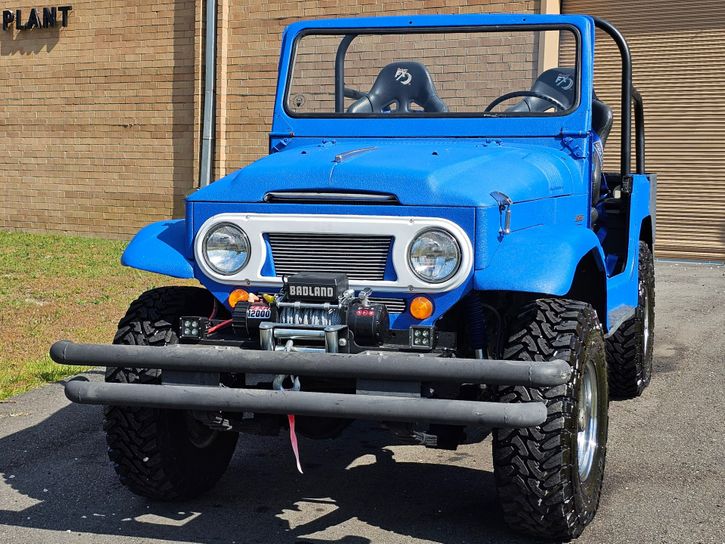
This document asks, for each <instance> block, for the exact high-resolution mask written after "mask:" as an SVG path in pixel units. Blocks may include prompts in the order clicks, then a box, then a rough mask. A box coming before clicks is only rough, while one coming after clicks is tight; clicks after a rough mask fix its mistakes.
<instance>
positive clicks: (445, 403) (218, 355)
mask: <svg viewBox="0 0 725 544" xmlns="http://www.w3.org/2000/svg"><path fill="white" fill-rule="evenodd" d="M50 356H51V358H52V359H53V360H54V361H55V362H56V363H59V364H64V365H82V366H106V367H111V368H149V369H159V370H164V371H167V372H168V374H169V378H170V379H169V380H166V376H165V377H164V379H165V380H166V381H165V383H164V384H161V385H156V384H125V383H98V382H89V381H87V380H83V379H74V380H71V381H69V382H67V383H66V385H65V393H66V396H67V397H68V399H70V400H71V401H73V402H77V403H80V404H98V405H115V406H136V407H149V408H160V409H180V410H197V411H221V412H255V413H266V414H297V415H300V416H323V417H338V418H350V419H366V420H375V421H400V422H421V423H438V424H448V425H472V426H483V427H510V428H524V427H534V426H536V425H539V424H541V423H543V422H544V421H545V420H546V415H547V412H546V406H545V405H544V403H542V402H526V403H499V402H479V401H470V400H449V399H435V398H421V397H420V396H419V395H410V394H409V393H399V394H396V393H395V391H396V390H400V391H410V390H411V387H410V386H411V385H415V384H418V386H419V385H420V383H421V382H449V383H458V384H463V383H470V384H489V385H523V386H527V387H551V386H556V385H561V384H564V383H567V382H568V381H569V379H570V376H571V368H570V367H569V365H568V363H566V362H565V361H562V360H554V361H549V362H533V361H531V362H529V361H504V360H492V359H457V358H444V357H434V356H430V355H422V354H415V353H412V354H411V353H405V352H384V351H367V352H363V353H359V354H348V353H305V352H283V351H268V350H248V349H242V348H239V347H232V346H199V345H189V344H177V345H169V346H165V347H163V348H159V347H152V346H127V345H116V344H114V345H101V344H75V343H73V342H70V341H67V340H63V341H60V342H56V343H55V344H53V346H52V347H51V349H50ZM167 372H165V373H164V374H165V375H166V374H167ZM221 373H232V374H247V373H250V374H268V375H277V374H292V375H295V376H320V377H329V378H349V379H356V380H357V381H358V382H361V381H362V382H366V381H367V382H368V383H369V382H371V381H372V382H374V383H387V384H393V385H394V387H392V389H391V392H390V393H384V394H379V392H378V394H375V392H374V394H361V392H360V391H358V394H341V393H317V392H308V391H274V390H271V391H270V390H265V389H248V388H239V389H237V388H228V387H222V386H219V385H216V384H218V383H219V380H218V377H219V376H218V375H219V374H221ZM169 382H171V383H169ZM396 384H397V385H398V386H400V387H399V389H398V388H397V387H395V385H396ZM418 389H420V388H419V387H418Z"/></svg>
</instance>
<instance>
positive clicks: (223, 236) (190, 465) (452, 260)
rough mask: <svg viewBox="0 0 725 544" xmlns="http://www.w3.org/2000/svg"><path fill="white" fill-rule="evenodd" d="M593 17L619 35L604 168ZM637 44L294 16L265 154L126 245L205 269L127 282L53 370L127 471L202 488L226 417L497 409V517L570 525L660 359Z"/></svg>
mask: <svg viewBox="0 0 725 544" xmlns="http://www.w3.org/2000/svg"><path fill="white" fill-rule="evenodd" d="M595 29H600V30H601V31H603V36H604V35H607V36H608V39H609V38H611V39H613V40H614V42H615V43H616V46H617V47H618V48H619V51H620V53H621V59H622V77H621V103H620V104H619V111H620V114H619V116H620V117H621V118H620V119H619V121H618V122H619V127H620V129H619V131H618V132H619V153H620V166H619V171H616V172H606V173H603V170H602V154H603V148H604V147H605V144H606V143H607V139H608V136H609V133H610V129H611V127H612V123H613V115H612V110H611V109H610V106H608V105H607V104H604V103H603V102H601V101H600V100H599V99H598V98H597V95H596V94H595V92H594V87H593V71H594V68H595V67H594V40H595ZM631 71H632V68H631V59H630V52H629V49H628V47H627V43H626V41H625V40H624V38H623V37H622V35H621V34H620V33H619V32H618V31H617V30H616V29H615V28H614V27H613V26H612V25H611V24H609V23H607V22H606V21H603V20H599V19H595V18H592V17H588V16H576V15H571V16H546V15H542V16H518V15H507V16H504V15H462V16H448V15H445V16H414V17H385V18H361V19H343V20H325V21H312V22H301V23H297V24H293V25H292V26H290V27H289V28H288V29H287V30H286V31H285V33H284V37H283V42H282V54H281V62H280V65H279V83H278V87H277V95H276V102H275V109H274V119H273V125H272V132H271V134H270V145H269V147H270V154H269V156H267V157H264V158H262V159H260V160H258V161H256V162H254V163H253V164H251V165H249V166H247V167H245V168H243V169H242V170H239V171H238V172H235V173H233V174H231V175H228V176H226V177H224V178H223V179H220V180H219V181H217V182H215V183H213V184H212V185H210V186H208V187H205V188H202V189H201V190H198V191H196V192H195V193H193V194H192V195H191V196H189V197H188V198H187V199H186V218H185V219H181V220H174V221H162V222H159V223H155V224H152V225H149V226H148V227H146V228H144V229H143V230H141V231H140V232H139V233H138V235H137V236H136V237H135V238H134V239H133V241H132V242H131V243H130V245H129V246H128V248H127V249H126V252H125V253H124V255H123V260H122V262H123V264H125V265H126V266H131V267H135V268H138V269H141V270H148V271H152V272H157V273H160V274H166V275H168V276H173V277H177V278H196V279H197V280H198V281H199V282H200V283H201V284H202V285H203V288H196V287H166V288H160V289H154V290H151V291H149V292H146V293H144V294H142V295H141V296H140V297H139V298H138V300H136V301H135V302H133V303H132V304H131V307H130V308H129V310H128V313H127V314H126V316H125V317H124V318H123V319H122V320H121V321H120V323H119V328H118V334H117V335H116V338H115V340H114V345H112V346H108V345H79V344H74V343H71V342H68V341H62V342H58V343H56V344H55V345H54V346H53V347H52V349H51V355H52V357H53V359H54V360H55V361H57V362H59V363H64V364H79V365H89V364H90V365H103V366H106V367H107V368H108V371H107V374H106V380H105V383H94V382H88V381H83V380H73V381H70V382H69V383H67V385H66V394H67V395H68V397H69V398H70V399H71V400H73V401H75V402H80V403H86V404H101V405H105V406H106V408H105V426H104V428H105V431H106V433H107V439H108V446H109V454H110V458H111V460H112V461H113V463H114V464H115V467H116V471H117V472H118V474H119V476H120V478H121V481H122V482H123V483H124V484H125V485H126V486H127V487H128V488H130V489H131V490H132V491H133V492H135V493H138V494H140V495H144V496H147V497H151V498H154V499H177V498H185V497H191V496H195V495H197V494H199V493H201V492H203V491H205V490H207V489H209V488H210V487H212V486H213V485H214V484H215V482H216V481H217V480H218V479H219V478H220V477H221V475H222V473H223V472H224V470H225V469H226V467H227V465H228V463H229V460H230V458H231V456H232V453H233V450H234V447H235V444H236V441H237V436H238V433H240V432H246V433H264V434H270V433H272V434H276V433H279V432H280V430H282V429H287V427H289V428H290V431H291V437H292V438H293V444H294V445H296V440H295V439H294V433H295V432H299V433H301V434H303V435H305V436H308V437H313V438H328V437H333V436H336V435H337V434H339V433H340V432H341V431H342V429H343V428H344V427H345V426H346V425H347V424H348V423H349V422H350V421H352V420H355V419H368V420H376V421H379V422H384V423H385V424H386V425H387V426H388V427H390V428H391V430H393V431H394V432H395V434H396V435H397V436H398V437H404V438H406V439H409V440H411V441H412V442H414V443H419V444H422V445H425V446H428V447H438V448H451V449H454V448H456V446H457V445H459V444H461V443H463V442H464V441H466V440H470V439H471V436H479V437H480V436H481V435H485V434H486V433H487V432H489V431H490V432H492V434H493V462H494V471H495V480H496V485H497V488H498V494H499V498H500V504H501V508H502V510H503V513H504V516H505V518H506V520H507V521H508V522H509V523H510V524H511V526H512V527H513V528H515V529H518V530H524V531H527V532H529V533H533V534H535V535H539V536H540V537H546V538H564V539H567V538H572V537H575V536H577V535H578V534H580V533H581V531H582V530H583V528H584V527H585V526H586V525H587V524H588V523H589V522H590V521H591V520H592V518H593V516H594V514H595V512H596V510H597V505H598V503H599V497H600V490H601V484H602V477H603V470H604V458H605V452H606V440H607V426H608V425H607V424H608V417H607V410H608V402H609V398H610V396H616V397H635V396H638V395H639V394H640V393H641V392H642V390H643V389H644V388H645V387H646V386H647V384H648V382H649V380H650V373H651V366H652V340H653V332H652V331H653V325H654V269H653V257H652V246H653V241H654V212H655V207H654V194H655V177H654V176H653V175H651V174H645V171H644V133H643V108H642V101H641V98H640V96H639V94H638V93H637V91H636V90H635V89H634V87H633V86H632V82H631ZM631 104H633V105H634V113H635V115H634V117H635V138H634V140H635V142H636V168H635V169H634V170H632V168H631V165H630V155H631V149H630V147H631V144H630V141H631V128H630V127H631V124H632V123H631V113H630V112H631V107H630V106H631ZM612 147H614V150H613V151H612V149H611V148H612ZM607 149H608V152H612V153H616V152H617V145H616V144H615V145H613V142H611V141H610V142H609V146H608V148H607ZM288 414H290V415H289V416H288ZM294 416H296V421H295V417H294ZM471 430H478V431H480V430H483V431H484V432H483V433H481V432H478V433H477V434H476V433H471V432H467V431H471Z"/></svg>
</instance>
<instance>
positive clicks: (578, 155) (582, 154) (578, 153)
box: [561, 136, 587, 159]
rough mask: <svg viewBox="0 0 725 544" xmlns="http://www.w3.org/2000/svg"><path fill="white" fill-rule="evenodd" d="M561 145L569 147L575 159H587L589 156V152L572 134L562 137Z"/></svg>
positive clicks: (565, 147)
mask: <svg viewBox="0 0 725 544" xmlns="http://www.w3.org/2000/svg"><path fill="white" fill-rule="evenodd" d="M561 145H562V146H564V149H568V150H569V153H570V154H571V156H572V157H574V158H575V159H585V158H586V156H587V152H586V150H585V149H584V147H582V145H581V143H579V141H578V140H575V139H574V138H572V137H571V136H564V137H563V138H562V139H561Z"/></svg>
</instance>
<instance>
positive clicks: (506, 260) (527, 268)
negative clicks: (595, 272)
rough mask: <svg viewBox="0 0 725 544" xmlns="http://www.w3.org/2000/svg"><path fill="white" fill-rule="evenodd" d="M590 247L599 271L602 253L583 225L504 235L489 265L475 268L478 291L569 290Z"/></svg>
mask: <svg viewBox="0 0 725 544" xmlns="http://www.w3.org/2000/svg"><path fill="white" fill-rule="evenodd" d="M592 250H595V255H597V256H598V260H599V263H598V264H600V265H601V270H602V273H604V272H603V270H604V266H603V263H604V253H603V252H602V247H601V245H600V243H599V240H598V239H597V236H596V234H594V233H593V232H592V231H591V230H589V229H587V228H585V227H578V226H571V227H567V226H564V225H551V226H537V227H532V228H529V229H523V230H519V231H514V232H512V233H511V234H508V235H506V236H505V237H504V239H503V240H502V242H501V245H500V246H499V248H498V249H497V250H496V255H495V258H494V259H492V260H491V264H490V266H488V267H486V268H483V269H480V270H476V271H475V273H474V278H473V282H474V283H473V284H474V289H476V290H478V291H520V292H529V293H542V294H547V295H554V296H562V295H565V294H566V293H568V292H569V289H570V288H571V286H572V282H573V281H574V275H575V273H576V270H577V265H578V264H579V262H580V261H581V260H582V259H583V258H584V257H585V256H586V255H587V254H588V253H590V252H591V251H592Z"/></svg>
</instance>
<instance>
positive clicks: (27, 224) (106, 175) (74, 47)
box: [0, 0, 201, 238]
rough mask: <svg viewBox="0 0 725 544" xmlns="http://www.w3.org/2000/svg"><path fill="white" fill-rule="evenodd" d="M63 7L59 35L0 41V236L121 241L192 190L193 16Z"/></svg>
mask: <svg viewBox="0 0 725 544" xmlns="http://www.w3.org/2000/svg"><path fill="white" fill-rule="evenodd" d="M69 4H71V5H72V6H73V10H72V11H71V12H70V16H69V22H68V26H67V27H66V28H60V25H58V26H57V27H56V28H47V29H44V28H41V29H33V30H26V31H17V30H15V29H9V30H8V31H6V32H0V78H1V79H2V82H3V84H2V91H0V93H1V95H0V96H2V100H1V102H0V104H1V105H2V106H1V107H0V186H1V187H2V196H1V197H0V228H17V229H22V230H27V231H53V232H73V233H81V234H94V235H98V234H101V235H106V236H112V237H121V238H128V237H129V235H131V234H133V233H134V232H136V231H137V230H138V228H140V227H141V226H143V225H145V224H146V223H149V222H151V221H157V220H160V219H165V218H168V217H170V216H171V215H172V214H174V213H175V212H176V213H179V212H180V204H181V202H182V199H183V195H184V194H185V193H187V192H188V191H189V190H190V189H191V187H192V183H193V181H194V179H195V172H194V168H195V164H196V162H197V159H196V156H197V148H198V145H197V141H196V140H197V132H198V129H197V128H196V127H197V126H198V93H199V90H200V87H199V83H198V79H199V78H198V75H199V74H198V72H199V70H198V62H196V60H197V55H198V53H199V50H200V42H199V40H198V38H197V36H198V35H199V33H200V30H201V29H200V28H199V25H198V23H197V21H198V20H199V18H198V16H197V10H198V9H199V8H198V6H197V2H195V1H194V0H186V1H184V0H177V1H174V0H156V1H155V2H148V1H147V0H75V1H73V2H69ZM198 4H199V5H200V4H201V2H198ZM60 5H62V4H60ZM31 7H34V5H32V4H25V3H24V2H16V3H15V4H14V5H13V8H18V9H22V11H23V18H26V17H27V16H28V15H29V12H30V8H31ZM195 65H196V66H197V68H196V69H195Z"/></svg>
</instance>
